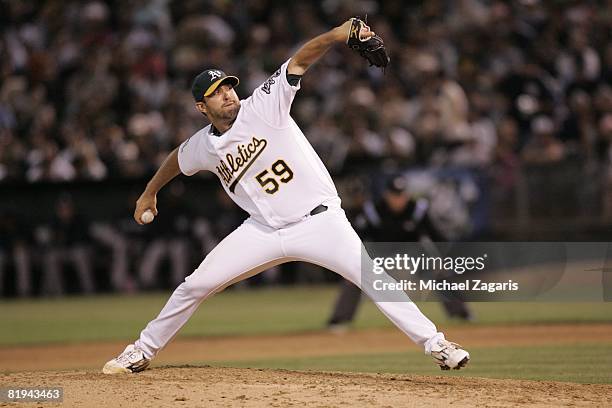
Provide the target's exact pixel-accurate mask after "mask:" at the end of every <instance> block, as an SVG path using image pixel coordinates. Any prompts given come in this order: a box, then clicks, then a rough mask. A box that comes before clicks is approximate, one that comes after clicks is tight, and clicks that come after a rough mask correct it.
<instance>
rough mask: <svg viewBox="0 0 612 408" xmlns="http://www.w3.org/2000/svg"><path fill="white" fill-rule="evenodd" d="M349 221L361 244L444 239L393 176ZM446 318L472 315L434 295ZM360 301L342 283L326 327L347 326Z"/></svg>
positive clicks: (451, 299) (456, 300)
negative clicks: (373, 199) (375, 199)
mask: <svg viewBox="0 0 612 408" xmlns="http://www.w3.org/2000/svg"><path fill="white" fill-rule="evenodd" d="M353 214H354V217H351V218H352V220H351V221H352V223H353V226H354V228H355V231H357V233H358V234H359V236H360V237H361V239H362V240H363V241H373V242H418V241H422V240H431V241H433V242H443V241H446V238H445V237H444V236H443V234H442V233H441V232H440V231H439V230H438V229H437V228H436V226H435V225H434V223H433V222H432V221H431V217H430V215H429V201H428V200H427V199H426V198H414V197H412V196H411V195H410V194H409V193H408V191H407V183H406V179H405V178H404V177H403V176H400V175H396V176H393V177H391V178H390V179H389V180H388V182H387V183H386V185H385V189H384V191H383V193H382V196H381V198H380V199H379V200H377V201H376V202H373V201H372V200H365V201H364V202H363V204H362V206H361V208H360V209H359V210H356V211H355V212H354V213H353ZM437 293H438V294H439V296H440V298H441V299H440V300H441V302H442V304H443V306H444V309H445V311H446V313H447V314H448V316H450V317H456V318H460V319H465V320H470V319H471V318H472V314H471V312H470V310H469V309H468V307H467V305H466V304H465V303H464V302H463V300H462V299H461V298H460V297H459V296H458V294H456V293H454V292H452V291H442V292H437ZM360 300H361V291H360V290H359V288H358V287H357V286H355V285H353V284H352V283H351V282H349V281H347V280H344V281H343V282H342V283H341V285H340V293H339V295H338V298H337V300H336V303H335V306H334V310H333V312H332V315H331V316H330V318H329V320H328V322H327V325H328V327H329V328H330V329H331V330H342V329H344V328H345V327H346V326H347V325H348V324H349V323H351V322H352V321H353V319H354V317H355V313H356V312H357V307H358V306H359V302H360Z"/></svg>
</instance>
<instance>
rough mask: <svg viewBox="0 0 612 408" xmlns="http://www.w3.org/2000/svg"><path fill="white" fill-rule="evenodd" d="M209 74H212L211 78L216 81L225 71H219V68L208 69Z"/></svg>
mask: <svg viewBox="0 0 612 408" xmlns="http://www.w3.org/2000/svg"><path fill="white" fill-rule="evenodd" d="M208 75H210V80H211V81H214V80H215V79H217V78H221V75H223V72H221V71H219V70H218V69H213V70H210V71H208Z"/></svg>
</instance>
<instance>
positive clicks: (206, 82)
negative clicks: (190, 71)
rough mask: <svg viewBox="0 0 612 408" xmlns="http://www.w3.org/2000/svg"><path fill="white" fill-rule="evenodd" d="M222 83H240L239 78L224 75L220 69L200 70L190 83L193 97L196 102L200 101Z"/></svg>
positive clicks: (234, 84) (233, 84)
mask: <svg viewBox="0 0 612 408" xmlns="http://www.w3.org/2000/svg"><path fill="white" fill-rule="evenodd" d="M223 83H230V84H232V86H236V85H238V84H239V83H240V80H239V79H238V77H235V76H233V75H226V74H225V72H223V71H221V70H220V69H215V68H211V69H207V70H206V71H202V72H201V73H200V74H198V76H197V77H195V79H194V80H193V84H192V85H191V93H192V94H193V98H194V99H195V100H196V102H202V101H203V100H204V97H205V96H210V95H211V94H212V93H213V92H215V89H217V88H218V87H219V85H221V84H223Z"/></svg>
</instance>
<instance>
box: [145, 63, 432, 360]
mask: <svg viewBox="0 0 612 408" xmlns="http://www.w3.org/2000/svg"><path fill="white" fill-rule="evenodd" d="M287 65H288V62H287V63H285V64H283V66H282V67H281V68H280V69H279V70H278V71H277V72H276V73H275V74H274V75H272V76H271V77H270V78H269V79H268V80H267V81H266V82H265V83H264V84H263V85H262V86H260V87H259V88H258V89H256V90H255V92H253V95H252V96H250V97H249V98H247V99H245V100H243V101H242V102H241V103H242V107H241V108H240V111H239V113H238V116H237V118H236V121H235V122H234V124H233V125H232V127H231V128H230V129H229V130H228V131H227V132H225V134H223V135H221V136H217V135H215V134H213V133H212V129H211V126H207V127H205V128H204V129H202V130H200V131H199V132H197V133H196V134H195V135H193V136H192V137H191V138H190V139H188V140H187V141H185V142H184V143H182V144H181V146H180V148H179V155H178V158H179V166H180V168H181V171H182V172H183V173H184V174H187V175H192V174H194V173H196V172H197V171H199V170H210V171H212V172H214V173H215V174H216V175H217V176H218V177H219V179H220V180H221V183H222V184H223V187H224V188H225V190H226V191H227V193H228V194H229V196H230V197H231V198H232V199H233V200H234V201H235V202H236V203H237V204H238V205H239V206H240V207H242V208H244V209H245V210H246V211H247V212H249V214H251V217H250V218H249V219H247V220H246V221H245V222H244V223H242V225H240V226H239V227H238V228H237V229H236V230H234V231H233V232H232V233H230V234H229V235H228V236H226V237H225V238H224V239H223V240H222V241H221V242H220V243H219V244H218V245H217V246H216V247H215V248H214V249H213V250H212V251H211V252H210V253H209V254H208V255H207V256H206V258H205V259H204V260H203V261H202V263H201V264H200V266H198V268H197V269H196V270H195V271H194V272H193V273H192V274H191V275H189V276H188V277H186V278H185V281H184V282H183V283H181V284H180V285H179V286H178V287H177V288H176V290H175V291H174V292H173V293H172V296H170V299H168V302H167V303H166V305H165V306H164V308H163V309H162V310H161V312H160V313H159V315H158V316H157V317H156V318H155V319H154V320H152V321H151V322H149V324H148V325H147V327H145V329H144V330H143V331H142V332H141V333H140V338H139V339H138V340H137V341H136V342H135V345H136V347H138V348H139V349H140V350H143V353H144V355H145V356H146V357H147V358H153V357H154V356H155V355H157V353H158V352H159V351H160V350H162V349H163V348H164V347H165V346H166V345H167V344H168V342H170V340H172V338H174V336H176V334H177V333H178V331H179V330H180V328H181V327H182V326H183V325H184V324H185V323H186V322H187V321H188V320H189V318H190V317H191V315H192V314H193V313H194V312H195V311H196V309H197V308H198V306H199V305H200V303H201V302H202V301H203V300H204V299H206V298H208V297H210V296H212V295H213V294H215V293H217V292H219V291H221V290H223V289H224V288H225V287H227V286H228V285H231V284H233V283H235V282H239V281H241V280H242V279H246V278H248V277H250V276H253V275H255V274H257V273H260V272H262V271H263V270H265V269H267V268H269V267H272V266H274V265H278V264H281V263H284V262H289V261H295V260H300V261H306V262H310V263H313V264H315V265H320V266H323V267H325V268H328V269H330V270H332V271H334V272H337V273H339V274H340V275H342V276H343V277H344V278H346V279H348V280H349V281H351V282H353V283H354V284H356V285H357V286H359V287H360V288H362V289H363V290H364V291H365V292H366V294H368V295H369V296H371V297H372V298H373V300H374V301H375V304H376V306H378V307H379V308H380V309H381V310H382V312H383V313H384V314H385V315H386V316H387V317H388V318H389V319H390V320H391V321H392V322H393V323H394V324H395V325H397V327H399V328H400V330H402V331H403V332H404V333H406V334H407V335H408V336H409V337H410V338H411V339H412V340H413V341H415V342H416V343H418V344H421V345H422V346H423V347H424V348H425V351H426V352H430V351H431V349H432V347H433V345H434V344H437V342H438V340H440V339H443V338H444V335H443V334H442V333H438V332H437V329H436V326H435V325H434V324H433V323H432V322H431V321H430V320H429V319H427V317H426V316H424V315H423V313H421V311H420V310H419V308H418V307H417V306H416V305H415V304H414V303H413V302H411V301H410V299H409V298H408V296H407V295H405V294H404V298H405V299H403V301H382V300H380V299H377V298H375V295H376V293H373V292H372V287H371V285H369V284H368V281H367V279H365V280H364V279H362V256H365V261H366V263H367V265H371V264H372V260H371V259H369V258H368V257H367V252H366V251H365V249H364V248H363V246H362V244H361V240H360V239H359V236H358V235H357V233H356V232H355V231H354V230H353V228H352V226H351V224H350V223H349V221H348V220H347V218H346V215H345V214H344V211H343V210H342V208H341V207H340V198H338V194H337V193H336V189H335V187H334V184H333V182H332V180H331V177H330V176H329V173H328V172H327V170H326V169H325V167H324V166H323V163H321V160H320V159H319V157H318V156H317V154H316V153H315V152H314V150H313V148H312V147H311V146H310V143H308V141H307V140H306V138H305V137H304V135H303V134H302V132H301V131H300V129H299V128H298V127H297V125H296V124H295V122H294V121H293V120H292V119H291V117H290V116H289V109H290V107H291V102H292V101H293V98H294V96H295V93H296V92H297V90H298V89H299V84H298V85H297V86H291V85H290V84H289V82H288V81H287V76H286V71H287ZM319 204H327V205H328V209H327V211H324V212H321V213H319V214H317V215H314V216H308V214H309V213H310V211H311V210H312V209H313V208H315V207H316V206H318V205H319ZM281 227H282V229H280V228H281ZM367 265H366V266H365V270H366V271H367V270H371V268H369V267H368V266H367ZM366 276H368V275H366ZM376 276H380V275H376ZM389 279H392V278H391V277H389ZM400 300H401V299H400Z"/></svg>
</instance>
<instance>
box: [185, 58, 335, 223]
mask: <svg viewBox="0 0 612 408" xmlns="http://www.w3.org/2000/svg"><path fill="white" fill-rule="evenodd" d="M288 65H289V61H287V62H285V63H284V64H283V65H282V66H281V67H280V68H279V69H278V70H277V71H276V72H275V73H274V74H273V75H272V76H271V77H270V78H268V80H266V81H265V82H264V83H263V84H262V85H261V86H259V87H258V88H257V89H256V90H255V91H254V92H253V94H252V95H251V96H250V97H248V98H247V99H244V100H242V101H241V107H240V110H239V112H238V116H237V117H236V121H235V122H234V124H233V125H232V127H231V128H230V129H229V130H228V131H227V132H225V133H224V134H223V135H220V136H218V135H215V134H214V133H213V128H212V126H211V125H208V126H206V127H205V128H203V129H201V130H200V131H198V132H197V133H196V134H194V135H193V136H192V137H190V138H189V139H187V140H186V141H185V142H183V143H182V144H181V146H180V148H179V153H178V161H179V167H180V169H181V172H183V173H184V174H186V175H188V176H190V175H193V174H195V173H196V172H198V171H200V170H209V171H212V172H213V173H215V174H216V175H217V177H219V180H220V181H221V184H222V185H223V188H224V189H225V190H226V192H227V194H228V195H229V196H230V197H231V198H232V200H234V202H235V203H236V204H238V205H239V206H240V207H241V208H243V209H244V210H245V211H247V212H248V213H249V214H250V215H251V217H253V219H255V220H257V221H259V222H262V223H264V224H267V225H269V226H271V227H274V228H280V227H283V226H285V225H288V224H291V223H294V222H297V221H299V220H301V219H303V218H304V217H305V216H306V215H307V214H309V212H310V211H311V210H312V209H313V208H315V207H316V206H318V205H319V204H323V203H326V202H327V203H329V202H331V201H338V202H339V200H340V198H339V197H338V193H337V191H336V188H335V186H334V183H333V181H332V178H331V176H330V175H329V173H328V171H327V169H326V168H325V166H324V165H323V163H322V162H321V159H320V158H319V156H318V155H317V153H316V152H315V151H314V149H313V148H312V146H311V145H310V143H309V142H308V140H307V139H306V137H305V136H304V134H303V133H302V131H301V130H300V128H299V127H298V126H297V124H296V123H295V121H294V120H293V119H292V118H291V116H290V115H289V111H290V109H291V103H292V102H293V98H294V97H295V94H296V92H297V91H298V90H299V89H300V85H299V83H298V84H297V85H296V86H292V85H290V84H289V82H288V81H287V66H288Z"/></svg>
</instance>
